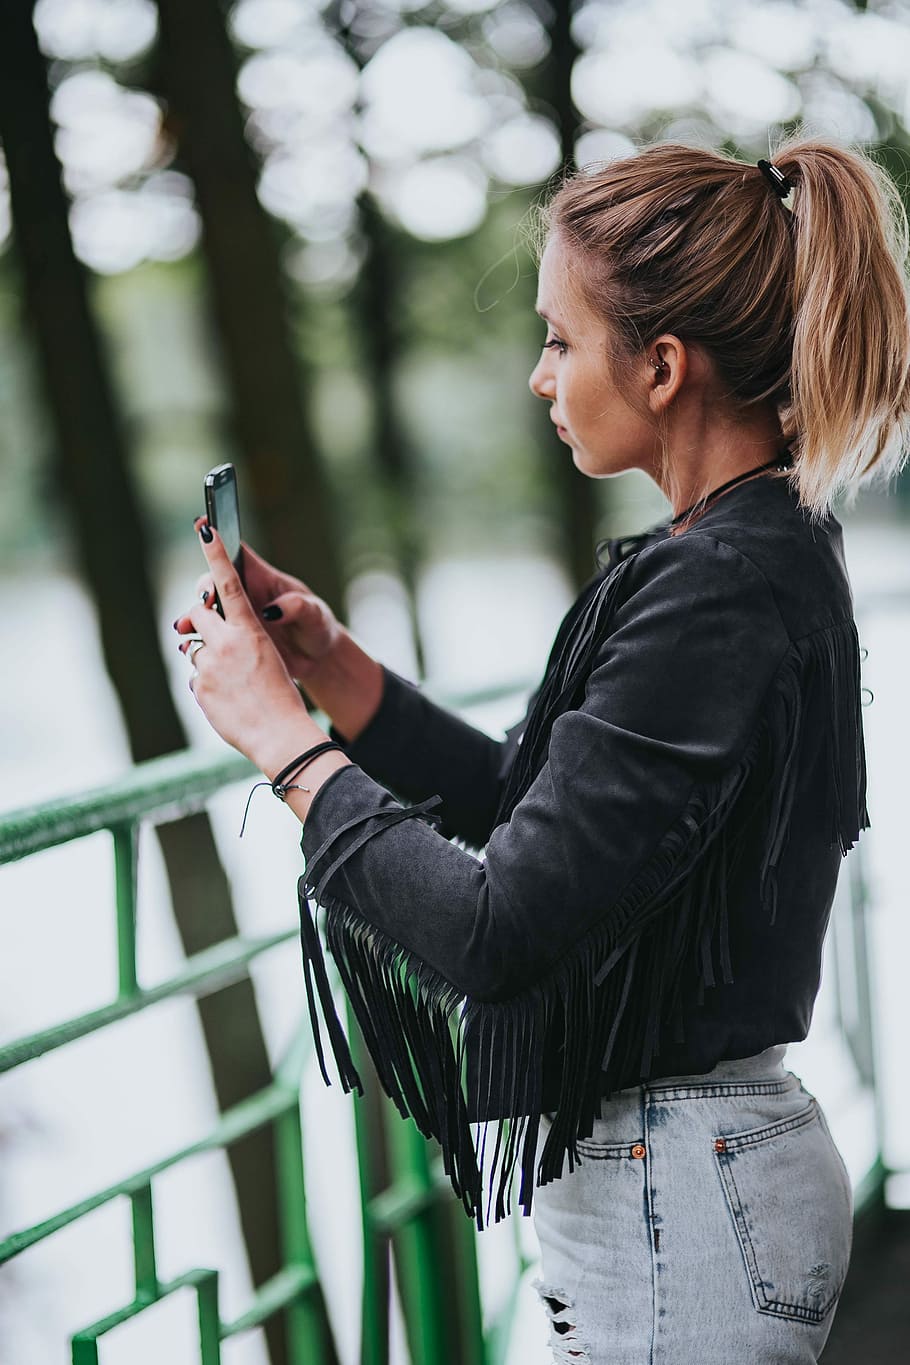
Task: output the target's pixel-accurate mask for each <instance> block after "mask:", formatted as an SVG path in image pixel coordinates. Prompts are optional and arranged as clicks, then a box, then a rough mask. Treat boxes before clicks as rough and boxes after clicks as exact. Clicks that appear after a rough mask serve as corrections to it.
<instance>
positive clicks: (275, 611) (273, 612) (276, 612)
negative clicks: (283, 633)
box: [262, 606, 284, 621]
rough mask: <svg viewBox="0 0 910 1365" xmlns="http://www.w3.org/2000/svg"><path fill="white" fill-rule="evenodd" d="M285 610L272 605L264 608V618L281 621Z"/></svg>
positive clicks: (265, 619)
mask: <svg viewBox="0 0 910 1365" xmlns="http://www.w3.org/2000/svg"><path fill="white" fill-rule="evenodd" d="M283 615H284V612H283V611H282V610H281V608H280V607H276V606H271V607H263V608H262V619H263V620H264V621H280V620H281V618H282V616H283Z"/></svg>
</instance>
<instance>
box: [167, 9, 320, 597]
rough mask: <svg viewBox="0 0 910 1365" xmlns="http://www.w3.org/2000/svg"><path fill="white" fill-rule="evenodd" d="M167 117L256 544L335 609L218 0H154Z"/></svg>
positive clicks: (316, 483)
mask: <svg viewBox="0 0 910 1365" xmlns="http://www.w3.org/2000/svg"><path fill="white" fill-rule="evenodd" d="M157 4H158V14H159V20H160V39H159V48H158V55H159V60H160V63H161V75H162V80H163V85H164V88H165V92H166V95H167V99H168V106H169V112H168V125H169V129H170V131H171V133H172V135H173V136H174V138H175V140H176V142H177V146H178V154H179V158H180V162H181V163H182V164H183V165H184V166H185V168H186V170H187V171H188V173H189V175H190V177H191V178H192V180H193V183H194V186H195V189H196V199H197V206H198V209H199V213H200V216H201V218H202V227H203V255H204V260H205V265H206V270H207V279H208V284H209V289H210V294H211V299H212V306H213V311H214V315H215V319H216V322H217V326H218V333H219V336H220V339H221V344H222V351H223V356H224V362H225V366H226V368H227V372H228V378H229V398H230V403H231V408H232V413H233V424H234V431H235V437H236V441H237V445H238V448H239V449H240V450H241V451H242V452H243V457H244V472H245V473H246V475H247V476H248V478H249V481H250V485H251V492H252V499H253V506H254V510H255V520H256V523H257V525H258V527H259V529H260V532H261V536H262V543H261V549H262V551H263V553H265V554H266V555H267V556H268V557H269V558H270V559H272V560H273V561H274V562H275V563H276V564H277V565H279V566H280V567H281V568H283V569H285V570H287V571H288V572H291V573H296V574H299V575H300V577H302V578H304V579H305V580H306V581H307V583H308V584H309V585H310V586H311V587H312V588H313V589H314V590H315V591H316V592H318V593H320V594H321V595H322V596H324V597H326V598H327V599H328V601H329V602H331V603H332V605H333V607H334V608H335V609H336V610H338V611H341V609H342V589H343V579H342V571H341V566H340V563H339V556H338V551H337V541H336V537H335V535H334V534H333V517H332V515H331V508H330V504H329V494H328V489H327V487H326V483H325V480H324V477H323V474H322V470H321V467H320V464H319V461H318V459H317V455H316V449H315V438H314V435H313V430H312V424H311V421H310V413H309V405H308V399H309V390H308V387H307V385H306V383H305V381H304V377H303V375H302V374H301V372H300V368H299V365H298V361H297V357H296V353H295V349H294V344H293V339H292V335H291V328H290V326H289V321H288V317H287V300H286V292H285V287H284V282H283V280H282V275H281V267H280V262H279V256H278V244H277V241H276V237H275V227H274V225H273V223H272V222H271V221H270V219H269V217H268V215H267V214H266V212H265V210H264V209H263V208H262V206H261V205H260V203H259V199H258V197H257V193H256V169H255V166H254V162H253V158H252V154H251V152H250V149H249V146H248V145H247V142H246V138H245V136H244V128H243V117H242V114H241V111H240V107H239V104H238V102H237V95H236V66H235V59H234V52H233V49H232V47H231V43H230V39H229V38H228V35H227V32H226V29H225V24H224V8H223V6H222V4H221V3H220V2H219V0H195V2H194V3H193V4H192V5H186V4H183V3H181V0H157Z"/></svg>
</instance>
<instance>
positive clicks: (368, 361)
mask: <svg viewBox="0 0 910 1365" xmlns="http://www.w3.org/2000/svg"><path fill="white" fill-rule="evenodd" d="M359 8H363V7H362V6H360V7H359ZM357 14H358V5H357V4H356V3H353V2H352V0H344V3H340V0H333V3H332V4H331V5H330V6H329V7H328V9H327V10H326V12H325V15H324V20H325V24H326V27H327V29H328V30H329V31H330V32H333V33H334V35H335V37H336V38H337V39H338V41H339V43H340V45H341V47H342V48H343V50H344V52H345V53H346V54H347V55H348V56H349V57H350V58H351V59H352V61H353V62H354V63H355V64H356V66H357V68H358V70H360V71H362V70H363V67H364V53H363V51H362V49H361V47H360V45H359V44H358V42H357V41H356V38H355V34H354V29H355V26H356V20H357ZM361 151H363V149H362V148H361ZM363 155H364V156H365V157H366V159H367V161H368V162H369V156H368V154H367V153H366V152H365V151H363ZM357 224H358V228H359V231H360V235H361V239H362V241H363V243H364V248H365V251H364V259H363V261H362V264H361V267H360V271H359V273H358V277H357V281H356V283H355V286H354V288H353V290H352V291H351V295H350V308H351V312H352V314H353V319H352V320H353V324H354V334H355V336H357V337H358V338H359V343H360V357H359V359H360V363H361V369H362V373H363V377H364V379H365V381H366V384H367V389H368V392H369V398H370V404H371V409H372V447H371V451H370V454H371V457H372V461H373V463H374V465H375V469H376V473H377V476H378V483H379V486H380V491H381V500H382V503H383V504H384V511H385V516H384V523H385V526H386V528H387V531H388V533H389V535H390V537H391V541H392V546H391V548H392V553H393V555H394V557H395V560H396V561H397V565H398V569H399V572H400V574H401V578H402V582H403V584H404V588H405V592H406V594H407V603H408V613H409V616H410V620H411V633H412V636H413V639H414V649H415V654H416V661H417V667H418V671H419V675H420V676H421V677H422V676H423V674H424V658H423V647H422V644H421V639H420V625H419V622H418V619H417V608H416V589H417V573H418V569H419V566H420V565H419V562H420V558H421V551H422V545H421V537H420V534H419V531H418V526H417V517H416V509H415V506H414V498H413V484H414V471H413V461H412V452H411V449H410V442H409V441H408V436H407V431H406V428H405V425H404V423H403V422H402V421H401V417H400V414H399V412H398V408H397V404H396V402H395V373H396V368H397V364H398V359H399V354H400V350H401V322H400V319H398V317H397V312H398V310H397V308H396V305H395V297H396V293H398V292H399V282H398V276H399V274H400V272H399V270H398V257H399V253H400V252H401V251H402V250H403V245H402V244H401V243H400V242H398V241H397V240H396V234H395V233H394V232H393V231H392V228H391V227H390V225H389V224H388V223H387V222H386V219H385V217H384V216H383V214H382V212H381V210H380V209H379V206H378V204H377V203H376V201H375V199H374V198H373V196H372V194H371V193H370V192H369V190H366V191H364V192H363V193H362V194H361V195H360V196H359V197H358V200H357Z"/></svg>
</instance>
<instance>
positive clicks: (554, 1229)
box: [534, 1046, 853, 1365]
mask: <svg viewBox="0 0 910 1365" xmlns="http://www.w3.org/2000/svg"><path fill="white" fill-rule="evenodd" d="M785 1052H786V1047H785V1046H780V1047H773V1048H769V1049H768V1050H767V1051H766V1052H762V1053H760V1054H759V1055H758V1056H756V1057H747V1058H745V1059H742V1060H740V1061H733V1062H722V1063H720V1065H719V1066H717V1067H715V1069H714V1070H713V1071H711V1072H708V1073H707V1074H706V1075H703V1076H674V1077H670V1078H665V1079H662V1080H658V1081H655V1082H653V1083H650V1084H644V1085H639V1086H634V1087H632V1088H631V1089H628V1090H622V1091H620V1092H619V1093H618V1094H616V1095H614V1096H613V1097H612V1098H611V1099H610V1100H607V1101H605V1102H604V1104H603V1105H602V1108H601V1113H602V1117H601V1118H600V1119H599V1120H598V1121H597V1122H596V1123H595V1125H594V1132H593V1134H592V1136H591V1138H590V1139H589V1140H587V1141H584V1142H580V1143H579V1154H580V1156H581V1164H580V1165H578V1166H576V1168H575V1170H574V1171H572V1172H571V1173H569V1171H568V1166H567V1167H566V1171H565V1173H564V1174H563V1176H562V1178H561V1179H559V1180H555V1181H553V1182H551V1183H550V1184H549V1185H544V1186H543V1187H542V1188H540V1189H537V1190H535V1192H534V1210H535V1212H534V1222H535V1228H536V1231H537V1235H538V1239H539V1242H540V1249H541V1261H542V1271H541V1278H540V1280H538V1281H537V1282H536V1288H537V1290H538V1292H539V1293H540V1296H541V1298H542V1300H543V1302H544V1305H545V1307H546V1309H547V1312H548V1315H549V1319H550V1340H551V1345H552V1349H553V1357H554V1360H556V1361H559V1362H572V1363H573V1365H814V1362H815V1361H817V1360H818V1358H819V1355H820V1354H821V1350H822V1347H823V1346H824V1344H825V1340H826V1338H827V1336H828V1333H829V1331H830V1329H831V1323H832V1320H833V1318H834V1311H835V1308H836V1305H837V1300H838V1297H839V1295H840V1291H841V1287H842V1285H843V1282H844V1277H845V1275H846V1273H847V1265H848V1262H849V1259H850V1248H851V1243H852V1232H853V1198H852V1193H851V1187H850V1181H849V1178H848V1176H847V1172H846V1169H845V1167H844V1163H843V1161H842V1159H841V1156H840V1153H839V1152H838V1150H837V1148H836V1147H835V1145H834V1142H833V1141H832V1138H831V1134H830V1133H829V1131H828V1126H827V1124H826V1122H825V1118H824V1115H823V1114H822V1111H821V1109H820V1107H819V1105H818V1101H817V1100H816V1099H815V1098H814V1097H813V1096H812V1095H810V1094H809V1092H808V1091H807V1090H805V1089H804V1088H803V1086H802V1084H801V1082H800V1081H799V1079H798V1078H797V1077H796V1076H794V1075H793V1073H792V1072H790V1071H787V1070H785V1068H784V1065H783V1057H784V1053H785ZM548 1129H549V1120H548V1119H547V1118H544V1120H543V1131H542V1134H541V1143H542V1142H543V1140H544V1138H545V1137H546V1133H547V1131H548Z"/></svg>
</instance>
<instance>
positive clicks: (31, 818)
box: [0, 680, 531, 864]
mask: <svg viewBox="0 0 910 1365" xmlns="http://www.w3.org/2000/svg"><path fill="white" fill-rule="evenodd" d="M529 686H531V684H530V683H529V682H528V681H527V680H514V681H506V682H502V683H498V684H496V685H494V686H491V687H483V688H477V689H474V690H472V691H471V692H468V693H460V694H459V695H458V696H456V697H453V696H451V695H449V694H447V693H444V692H443V691H441V690H439V689H437V688H434V686H433V684H432V683H429V684H427V687H426V691H427V694H428V695H429V696H432V697H434V698H435V699H437V700H439V701H440V702H442V703H443V704H444V705H448V706H453V707H455V708H458V709H461V708H465V709H468V708H470V707H472V706H480V705H483V704H484V703H487V702H493V701H502V700H504V699H505V698H506V697H512V696H514V697H518V696H519V695H520V694H521V693H522V692H526V691H527V690H528V688H529ZM322 719H324V717H323V718H322ZM257 772H258V769H256V768H255V767H254V765H253V764H252V763H251V762H250V761H249V759H247V758H244V757H243V755H242V754H238V753H235V752H233V751H229V752H223V751H221V750H218V749H215V748H208V747H205V748H187V749H180V750H178V751H177V752H175V753H172V754H165V755H164V756H163V757H161V758H150V759H146V760H144V761H143V762H142V763H138V764H135V765H134V766H132V767H130V768H128V769H126V770H125V771H124V772H123V773H122V774H121V775H120V776H119V777H116V778H114V779H112V780H111V781H110V782H105V783H103V784H102V785H100V786H97V787H91V788H89V789H88V791H85V790H79V791H77V792H74V793H72V794H64V795H62V796H55V797H52V798H51V799H50V800H47V801H42V802H39V803H37V804H35V805H30V806H22V807H19V808H14V809H12V810H7V811H0V864H2V863H11V862H15V861H16V860H17V859H19V858H26V857H28V856H29V854H32V853H40V852H42V851H43V850H44V849H47V848H53V847H55V846H56V845H57V844H65V843H69V842H70V840H72V839H80V838H83V837H84V836H85V835H87V834H95V833H97V832H98V831H99V830H103V829H112V828H113V827H114V826H117V825H123V824H126V823H129V822H131V821H135V820H141V819H143V818H144V817H147V816H150V815H152V814H154V816H155V823H156V824H159V823H161V824H163V823H165V822H166V821H169V820H175V819H177V818H179V817H180V816H181V815H189V814H191V813H192V812H194V811H197V810H199V809H201V807H202V806H203V805H204V804H205V802H206V801H207V800H208V798H209V797H210V796H212V795H214V793H215V792H217V791H219V790H220V789H221V788H222V787H224V786H227V784H228V783H230V782H241V781H243V780H244V779H245V778H248V777H249V778H251V777H255V776H256V774H257Z"/></svg>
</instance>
